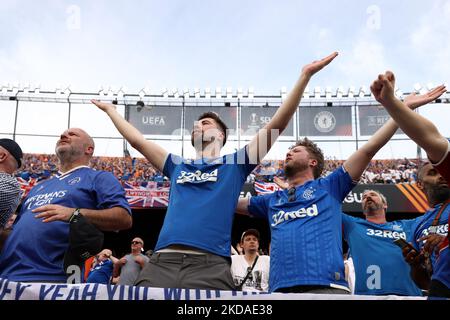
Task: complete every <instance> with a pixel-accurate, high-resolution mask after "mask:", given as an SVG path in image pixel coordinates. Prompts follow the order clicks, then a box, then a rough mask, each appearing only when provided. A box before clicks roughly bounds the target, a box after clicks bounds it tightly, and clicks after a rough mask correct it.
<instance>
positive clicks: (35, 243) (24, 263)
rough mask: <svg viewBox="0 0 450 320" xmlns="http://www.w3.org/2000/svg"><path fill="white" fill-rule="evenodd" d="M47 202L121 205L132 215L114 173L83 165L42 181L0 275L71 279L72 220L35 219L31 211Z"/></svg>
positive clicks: (0, 259) (2, 259)
mask: <svg viewBox="0 0 450 320" xmlns="http://www.w3.org/2000/svg"><path fill="white" fill-rule="evenodd" d="M46 204H58V205H62V206H65V207H69V208H85V209H95V210H101V209H108V208H113V207H122V208H125V209H126V210H127V211H128V212H129V213H130V214H131V210H130V207H129V205H128V202H127V200H126V198H125V191H124V189H123V187H122V186H121V185H120V183H119V181H118V180H117V179H116V178H115V177H114V176H113V175H112V174H111V173H109V172H105V171H96V170H93V169H90V168H88V167H80V168H78V169H75V170H73V171H71V172H70V173H67V174H65V175H61V176H55V177H53V178H51V179H49V180H45V181H42V182H41V183H39V184H37V185H36V186H35V187H34V188H33V189H31V191H30V193H29V194H28V195H27V197H26V198H25V199H24V201H23V202H22V207H21V210H20V212H19V214H18V216H17V219H16V222H15V224H14V228H13V231H12V232H11V234H10V235H9V237H8V239H7V240H6V243H5V246H4V248H3V251H2V254H1V256H0V278H7V279H9V280H12V281H43V282H45V281H62V282H65V281H66V278H67V277H66V274H65V272H64V270H63V257H64V253H65V251H66V250H67V248H68V246H69V223H67V222H63V221H54V222H49V223H44V222H42V219H36V218H35V215H36V214H37V213H33V212H31V210H33V209H36V208H39V207H41V206H43V205H46Z"/></svg>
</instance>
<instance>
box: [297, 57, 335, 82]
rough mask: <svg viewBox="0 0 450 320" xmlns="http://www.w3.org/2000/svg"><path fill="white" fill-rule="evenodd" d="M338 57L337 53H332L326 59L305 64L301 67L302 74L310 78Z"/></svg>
mask: <svg viewBox="0 0 450 320" xmlns="http://www.w3.org/2000/svg"><path fill="white" fill-rule="evenodd" d="M337 55H338V53H337V52H333V53H332V54H330V55H329V56H328V57H325V58H323V59H321V60H317V61H314V62H312V63H310V64H307V65H306V66H304V67H303V69H302V72H303V73H304V74H306V75H308V76H312V75H314V74H315V73H317V72H318V71H320V70H322V69H323V68H324V67H325V66H327V65H328V64H329V63H330V62H331V61H333V60H334V58H336V57H337Z"/></svg>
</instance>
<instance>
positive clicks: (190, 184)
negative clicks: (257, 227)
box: [155, 148, 256, 257]
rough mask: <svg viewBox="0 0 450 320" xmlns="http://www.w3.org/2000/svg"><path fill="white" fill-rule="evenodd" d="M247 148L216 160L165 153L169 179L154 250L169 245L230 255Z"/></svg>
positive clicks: (250, 167) (248, 167) (246, 166)
mask: <svg viewBox="0 0 450 320" xmlns="http://www.w3.org/2000/svg"><path fill="white" fill-rule="evenodd" d="M246 149H247V148H243V149H241V150H239V151H237V152H235V153H233V154H230V155H226V156H223V157H219V158H216V159H205V158H204V159H200V160H186V159H182V158H180V157H178V156H175V155H173V154H169V156H168V157H167V160H166V162H165V165H164V174H165V175H166V176H167V177H169V178H170V196H169V205H168V208H167V213H166V217H165V219H164V224H163V226H162V229H161V232H160V234H159V238H158V243H157V244H156V248H155V250H159V249H162V248H165V247H167V246H169V245H172V244H182V245H187V246H191V247H194V248H198V249H202V250H205V251H208V252H211V253H213V254H217V255H220V256H225V257H230V255H231V250H230V248H231V227H232V224H233V218H234V213H235V210H236V206H237V201H238V198H239V195H240V193H241V189H242V186H243V184H244V182H245V180H246V179H247V176H248V175H249V174H250V172H252V170H253V169H254V168H255V166H256V164H249V160H248V156H247V152H246Z"/></svg>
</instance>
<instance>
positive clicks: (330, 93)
mask: <svg viewBox="0 0 450 320" xmlns="http://www.w3.org/2000/svg"><path fill="white" fill-rule="evenodd" d="M332 94H333V90H332V89H331V87H330V86H327V87H326V88H325V97H326V98H327V99H330V98H331V96H332Z"/></svg>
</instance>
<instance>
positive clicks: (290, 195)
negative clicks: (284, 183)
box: [288, 187, 297, 202]
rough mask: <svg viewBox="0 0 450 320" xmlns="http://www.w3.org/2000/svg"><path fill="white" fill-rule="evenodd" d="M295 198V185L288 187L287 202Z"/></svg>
mask: <svg viewBox="0 0 450 320" xmlns="http://www.w3.org/2000/svg"><path fill="white" fill-rule="evenodd" d="M295 200H297V197H296V196H295V187H292V188H289V190H288V202H293V201H295Z"/></svg>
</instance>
